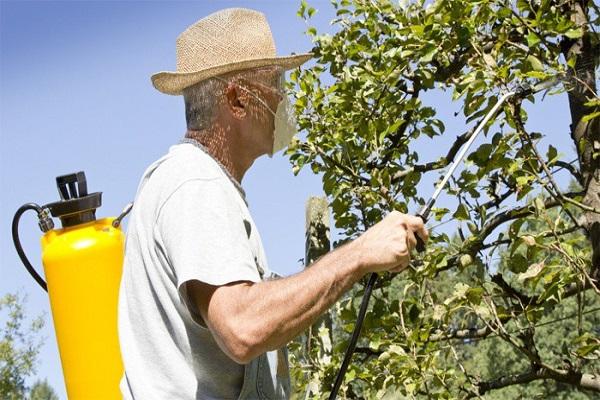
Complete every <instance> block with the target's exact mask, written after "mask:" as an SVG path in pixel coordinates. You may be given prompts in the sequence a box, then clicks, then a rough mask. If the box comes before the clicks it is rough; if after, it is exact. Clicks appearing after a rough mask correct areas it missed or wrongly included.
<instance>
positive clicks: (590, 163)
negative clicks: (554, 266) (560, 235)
mask: <svg viewBox="0 0 600 400" xmlns="http://www.w3.org/2000/svg"><path fill="white" fill-rule="evenodd" d="M586 3H587V1H586V0H577V1H573V2H572V3H570V7H571V10H570V12H571V13H572V20H573V22H575V24H576V25H577V26H580V27H582V28H583V30H584V34H583V36H582V37H581V38H579V39H567V38H565V39H564V40H563V42H562V43H561V47H562V52H563V55H564V56H565V59H567V60H569V59H570V58H571V57H575V60H576V62H575V68H574V69H573V70H572V71H571V72H572V74H571V75H572V76H571V78H572V79H571V80H570V82H568V83H567V86H568V88H569V89H570V90H569V91H568V97H569V107H570V111H571V138H572V139H573V142H574V143H575V148H576V151H577V156H578V159H579V166H580V171H581V177H582V179H583V189H584V193H585V195H584V197H583V201H582V203H583V204H586V205H588V206H590V207H594V208H595V209H600V168H599V167H600V156H596V157H594V153H598V152H600V118H595V119H592V120H591V121H583V120H582V119H583V117H584V116H585V115H587V114H589V113H591V112H592V111H594V109H593V108H592V107H589V106H586V105H585V103H586V102H587V101H589V100H590V99H592V98H594V97H595V93H596V91H597V90H596V67H597V66H596V60H597V59H598V53H599V49H598V47H597V46H596V47H594V46H593V45H592V34H593V33H592V32H590V30H589V20H588V17H587V14H588V10H587V6H586ZM583 225H584V226H585V228H586V230H587V233H588V237H589V239H590V242H591V244H592V265H593V266H594V271H592V276H593V277H594V278H596V279H597V278H599V277H600V272H599V271H600V215H599V214H597V213H593V212H585V213H584V214H583Z"/></svg>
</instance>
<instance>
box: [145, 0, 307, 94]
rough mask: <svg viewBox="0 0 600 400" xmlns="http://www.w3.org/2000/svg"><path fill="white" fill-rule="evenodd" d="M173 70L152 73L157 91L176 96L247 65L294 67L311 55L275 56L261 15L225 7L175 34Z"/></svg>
mask: <svg viewBox="0 0 600 400" xmlns="http://www.w3.org/2000/svg"><path fill="white" fill-rule="evenodd" d="M176 53H177V70H176V71H161V72H158V73H156V74H154V75H152V78H151V79H152V84H153V85H154V87H155V88H156V89H158V90H159V91H161V92H163V93H166V94H172V95H179V94H181V93H182V90H183V89H185V88H186V87H188V86H191V85H194V84H196V83H198V82H200V81H202V80H204V79H208V78H211V77H213V76H217V75H222V74H226V73H228V72H233V71H239V70H244V69H250V68H258V67H264V66H267V65H278V66H281V67H283V68H284V69H285V70H289V69H292V68H296V67H298V66H299V65H301V64H303V63H305V62H306V61H307V60H309V59H310V58H311V54H307V53H305V54H294V55H290V56H279V57H278V56H277V54H276V51H275V42H274V40H273V35H272V33H271V28H269V24H268V23H267V19H266V18H265V16H264V14H262V13H260V12H258V11H254V10H249V9H244V8H229V9H225V10H221V11H218V12H216V13H214V14H211V15H209V16H207V17H205V18H203V19H201V20H199V21H197V22H196V23H194V24H193V25H191V26H189V27H188V28H187V29H186V30H185V31H183V33H181V34H180V35H179V36H178V37H177V43H176Z"/></svg>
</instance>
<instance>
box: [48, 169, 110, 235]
mask: <svg viewBox="0 0 600 400" xmlns="http://www.w3.org/2000/svg"><path fill="white" fill-rule="evenodd" d="M56 186H57V187H58V193H59V195H60V201H57V202H54V203H50V204H47V205H46V207H48V208H49V209H50V213H51V214H52V216H53V217H58V218H60V222H61V223H62V226H63V228H66V227H69V226H74V225H79V224H83V223H86V222H90V221H95V220H96V209H97V208H98V207H100V206H101V205H102V192H95V193H90V194H88V192H87V181H86V179H85V172H83V171H80V172H76V173H73V174H67V175H61V176H57V177H56Z"/></svg>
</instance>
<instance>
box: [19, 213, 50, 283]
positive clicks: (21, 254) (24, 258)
mask: <svg viewBox="0 0 600 400" xmlns="http://www.w3.org/2000/svg"><path fill="white" fill-rule="evenodd" d="M27 210H33V211H36V212H37V213H38V215H39V214H40V213H41V212H42V207H40V206H39V205H37V204H35V203H27V204H23V205H22V206H21V207H19V209H18V210H17V212H16V213H15V216H14V217H13V221H12V237H13V242H14V244H15V248H16V249H17V253H18V254H19V258H21V261H22V262H23V265H25V268H27V271H28V272H29V274H31V276H32V277H33V279H35V281H36V282H37V283H38V284H39V285H40V286H41V287H42V289H44V290H45V291H46V292H47V291H48V286H47V285H46V281H44V278H42V277H41V276H40V274H38V273H37V271H36V270H35V268H33V265H31V263H30V262H29V260H28V259H27V256H26V255H25V252H24V251H23V247H22V246H21V241H20V240H19V220H20V219H21V216H22V215H23V213H24V212H25V211H27Z"/></svg>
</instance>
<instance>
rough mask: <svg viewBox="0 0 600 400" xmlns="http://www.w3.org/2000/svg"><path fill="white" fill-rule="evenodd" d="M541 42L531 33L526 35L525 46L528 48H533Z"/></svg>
mask: <svg viewBox="0 0 600 400" xmlns="http://www.w3.org/2000/svg"><path fill="white" fill-rule="evenodd" d="M539 42H541V40H540V37H539V36H538V35H536V34H535V33H533V32H529V33H528V34H527V45H528V46H529V47H535V46H537V44H538V43H539Z"/></svg>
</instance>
